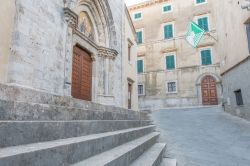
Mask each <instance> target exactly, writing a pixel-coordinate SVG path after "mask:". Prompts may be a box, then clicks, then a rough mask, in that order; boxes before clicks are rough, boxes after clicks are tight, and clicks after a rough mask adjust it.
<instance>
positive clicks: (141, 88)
mask: <svg viewBox="0 0 250 166" xmlns="http://www.w3.org/2000/svg"><path fill="white" fill-rule="evenodd" d="M138 95H139V96H142V95H145V93H144V85H142V84H139V85H138Z"/></svg>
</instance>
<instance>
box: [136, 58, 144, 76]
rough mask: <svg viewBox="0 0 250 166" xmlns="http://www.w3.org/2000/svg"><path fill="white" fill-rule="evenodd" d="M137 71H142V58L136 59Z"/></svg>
mask: <svg viewBox="0 0 250 166" xmlns="http://www.w3.org/2000/svg"><path fill="white" fill-rule="evenodd" d="M137 73H143V60H138V61H137Z"/></svg>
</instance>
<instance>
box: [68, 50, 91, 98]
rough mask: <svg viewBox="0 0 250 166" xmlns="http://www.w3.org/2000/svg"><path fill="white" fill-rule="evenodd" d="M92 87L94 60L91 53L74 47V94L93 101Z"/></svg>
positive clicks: (76, 96)
mask: <svg viewBox="0 0 250 166" xmlns="http://www.w3.org/2000/svg"><path fill="white" fill-rule="evenodd" d="M91 88H92V60H91V57H90V55H89V54H88V53H87V52H86V51H84V50H82V49H80V48H78V47H76V46H75V47H74V54H73V70H72V96H73V97H75V98H78V99H82V100H88V101H91V92H92V91H91Z"/></svg>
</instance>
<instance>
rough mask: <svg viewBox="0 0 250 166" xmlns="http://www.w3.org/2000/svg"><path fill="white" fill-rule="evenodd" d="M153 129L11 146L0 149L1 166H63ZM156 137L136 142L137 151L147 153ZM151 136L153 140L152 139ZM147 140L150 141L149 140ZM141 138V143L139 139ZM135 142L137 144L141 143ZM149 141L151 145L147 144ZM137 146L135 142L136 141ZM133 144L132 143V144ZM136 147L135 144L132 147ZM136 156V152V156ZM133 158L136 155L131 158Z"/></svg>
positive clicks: (130, 130)
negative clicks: (145, 151)
mask: <svg viewBox="0 0 250 166" xmlns="http://www.w3.org/2000/svg"><path fill="white" fill-rule="evenodd" d="M154 129H155V126H153V125H150V126H145V127H139V128H133V129H126V130H120V131H114V132H107V133H101V134H93V135H88V136H81V137H74V138H68V139H61V140H56V141H49V142H43V143H35V144H28V145H21V146H14V147H8V148H3V149H0V165H1V166H7V165H8V166H10V165H11V166H17V165H18V166H48V165H53V166H63V165H69V164H73V163H77V162H80V161H82V160H84V159H87V158H89V157H91V156H93V155H97V154H100V153H102V152H104V151H107V150H109V149H112V148H115V147H117V146H119V145H122V144H124V143H127V142H129V141H132V140H134V139H137V138H140V137H143V136H145V135H147V134H149V133H151V132H153V130H154ZM156 135H157V136H158V135H159V134H155V133H154V135H152V134H151V135H149V136H146V137H143V138H144V139H145V138H147V139H146V140H145V141H143V142H144V143H142V142H140V141H139V142H140V143H141V145H140V146H139V147H140V148H139V149H137V148H136V147H137V146H136V147H135V149H137V151H138V150H139V151H142V149H147V148H148V147H149V146H150V145H151V144H153V143H154V142H155V139H153V138H155V137H156ZM153 136H154V137H153ZM149 137H150V139H149ZM143 138H141V139H143ZM141 139H139V140H141ZM149 140H151V141H149ZM136 142H137V143H139V142H138V141H136ZM134 144H135V143H134ZM136 145H137V144H136ZM138 153H139V152H138ZM134 157H136V155H135V156H134Z"/></svg>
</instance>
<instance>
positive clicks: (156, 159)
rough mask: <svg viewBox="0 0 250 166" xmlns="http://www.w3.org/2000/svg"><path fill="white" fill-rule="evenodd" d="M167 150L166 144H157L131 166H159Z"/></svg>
mask: <svg viewBox="0 0 250 166" xmlns="http://www.w3.org/2000/svg"><path fill="white" fill-rule="evenodd" d="M165 150H166V144H164V143H156V144H155V145H153V146H152V147H151V148H150V149H148V150H147V151H146V152H145V153H143V154H142V155H141V156H140V157H139V158H138V159H137V160H135V161H134V162H133V163H132V164H131V166H142V165H143V166H159V165H160V164H161V161H162V158H163V154H164V152H165Z"/></svg>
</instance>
